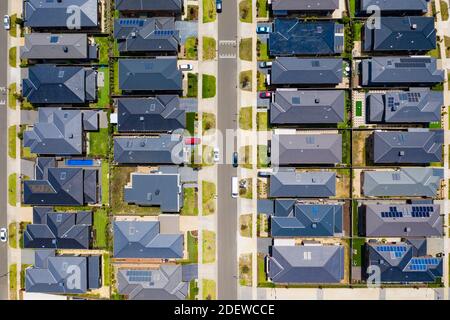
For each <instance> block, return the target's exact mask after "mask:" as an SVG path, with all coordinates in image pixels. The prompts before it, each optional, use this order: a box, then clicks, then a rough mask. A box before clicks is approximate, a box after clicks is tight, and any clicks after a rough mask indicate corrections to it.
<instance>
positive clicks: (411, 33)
mask: <svg viewBox="0 0 450 320" xmlns="http://www.w3.org/2000/svg"><path fill="white" fill-rule="evenodd" d="M435 48H436V29H435V28H434V18H433V17H413V16H409V17H381V18H380V28H373V26H372V25H368V24H367V23H366V24H365V28H364V50H365V51H428V50H432V49H435Z"/></svg>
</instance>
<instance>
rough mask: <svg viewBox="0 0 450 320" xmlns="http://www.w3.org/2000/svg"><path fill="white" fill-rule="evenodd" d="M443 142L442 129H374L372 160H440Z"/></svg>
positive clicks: (415, 161) (398, 161)
mask: <svg viewBox="0 0 450 320" xmlns="http://www.w3.org/2000/svg"><path fill="white" fill-rule="evenodd" d="M443 144H444V130H428V129H409V130H408V131H375V132H374V133H373V160H374V163H375V164H388V163H403V164H423V163H431V162H442V146H443Z"/></svg>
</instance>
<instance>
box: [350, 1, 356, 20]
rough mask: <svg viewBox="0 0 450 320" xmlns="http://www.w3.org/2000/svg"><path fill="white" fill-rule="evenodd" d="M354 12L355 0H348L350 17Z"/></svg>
mask: <svg viewBox="0 0 450 320" xmlns="http://www.w3.org/2000/svg"><path fill="white" fill-rule="evenodd" d="M355 14H356V0H350V17H354V16H355Z"/></svg>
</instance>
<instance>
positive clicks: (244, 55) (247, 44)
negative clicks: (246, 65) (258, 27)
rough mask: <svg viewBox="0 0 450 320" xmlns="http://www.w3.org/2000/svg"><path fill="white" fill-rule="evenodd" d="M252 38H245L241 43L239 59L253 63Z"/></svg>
mask: <svg viewBox="0 0 450 320" xmlns="http://www.w3.org/2000/svg"><path fill="white" fill-rule="evenodd" d="M252 41H253V39H252V38H243V39H241V42H239V58H240V59H241V60H245V61H252V54H253V51H252V47H253V46H252Z"/></svg>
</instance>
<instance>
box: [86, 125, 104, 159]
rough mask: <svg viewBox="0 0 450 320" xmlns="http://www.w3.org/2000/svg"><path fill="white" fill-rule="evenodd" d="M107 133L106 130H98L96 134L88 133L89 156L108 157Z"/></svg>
mask: <svg viewBox="0 0 450 320" xmlns="http://www.w3.org/2000/svg"><path fill="white" fill-rule="evenodd" d="M108 144H109V132H108V128H100V130H99V131H98V132H89V156H90V157H102V158H106V157H107V156H108Z"/></svg>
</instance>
